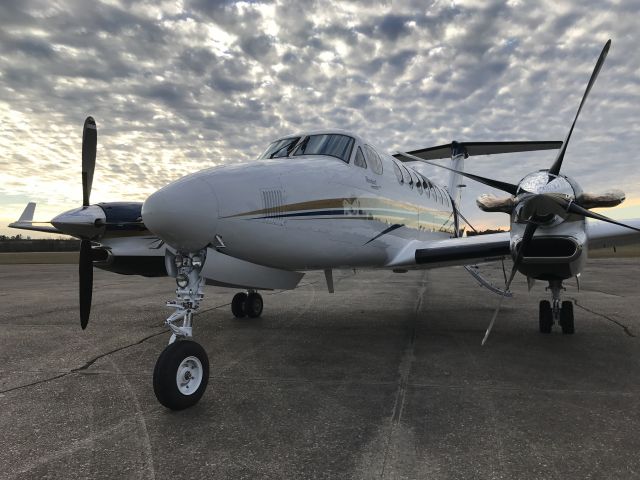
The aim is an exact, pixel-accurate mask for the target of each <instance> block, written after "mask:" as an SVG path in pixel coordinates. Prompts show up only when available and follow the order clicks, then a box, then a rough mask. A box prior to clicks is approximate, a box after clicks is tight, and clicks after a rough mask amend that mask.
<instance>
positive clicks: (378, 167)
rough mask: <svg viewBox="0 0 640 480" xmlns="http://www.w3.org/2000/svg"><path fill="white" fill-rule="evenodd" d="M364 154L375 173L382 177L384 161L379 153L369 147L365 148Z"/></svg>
mask: <svg viewBox="0 0 640 480" xmlns="http://www.w3.org/2000/svg"><path fill="white" fill-rule="evenodd" d="M364 154H365V156H366V157H367V163H368V164H369V166H370V167H371V170H373V173H377V174H378V175H380V174H381V173H382V160H380V156H379V155H378V153H377V152H376V151H375V150H374V149H373V147H370V146H369V145H365V146H364Z"/></svg>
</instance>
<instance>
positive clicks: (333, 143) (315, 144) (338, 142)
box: [293, 134, 354, 163]
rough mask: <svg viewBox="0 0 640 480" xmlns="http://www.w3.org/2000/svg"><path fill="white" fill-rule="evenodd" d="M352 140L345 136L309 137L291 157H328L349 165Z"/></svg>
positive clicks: (323, 135)
mask: <svg viewBox="0 0 640 480" xmlns="http://www.w3.org/2000/svg"><path fill="white" fill-rule="evenodd" d="M353 144H354V140H353V138H351V137H349V136H347V135H340V134H321V135H309V136H308V137H306V138H305V139H304V140H303V141H302V142H301V143H300V145H299V146H298V148H296V151H295V152H293V155H294V156H295V155H329V156H332V157H337V158H339V159H340V160H342V161H343V162H346V163H349V158H350V157H351V150H352V149H353Z"/></svg>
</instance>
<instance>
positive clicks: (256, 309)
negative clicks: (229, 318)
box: [231, 291, 264, 318]
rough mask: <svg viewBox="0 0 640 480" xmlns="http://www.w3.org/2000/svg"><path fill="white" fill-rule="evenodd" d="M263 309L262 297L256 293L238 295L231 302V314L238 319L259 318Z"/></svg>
mask: <svg viewBox="0 0 640 480" xmlns="http://www.w3.org/2000/svg"><path fill="white" fill-rule="evenodd" d="M263 307H264V302H263V301H262V295H260V294H259V293H258V292H256V291H249V293H245V292H240V293H236V294H235V296H234V297H233V300H232V301H231V312H232V313H233V316H234V317H236V318H243V317H249V318H258V317H259V316H260V315H262V309H263Z"/></svg>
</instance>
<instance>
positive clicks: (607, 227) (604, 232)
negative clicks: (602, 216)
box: [587, 218, 640, 250]
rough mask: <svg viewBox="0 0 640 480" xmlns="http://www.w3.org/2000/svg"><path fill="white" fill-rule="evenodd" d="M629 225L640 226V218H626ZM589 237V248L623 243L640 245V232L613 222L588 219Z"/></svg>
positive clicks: (593, 248)
mask: <svg viewBox="0 0 640 480" xmlns="http://www.w3.org/2000/svg"><path fill="white" fill-rule="evenodd" d="M624 222H625V223H626V224H627V225H631V226H632V227H636V228H640V219H639V218H636V219H633V220H625V221H624ZM587 238H588V239H589V249H590V250H596V249H600V248H610V247H620V246H623V245H631V244H634V243H635V244H638V245H640V233H638V232H636V231H635V230H631V229H630V228H625V227H620V226H618V225H614V224H612V223H605V222H598V221H591V220H587Z"/></svg>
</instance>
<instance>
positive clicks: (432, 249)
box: [387, 232, 510, 268]
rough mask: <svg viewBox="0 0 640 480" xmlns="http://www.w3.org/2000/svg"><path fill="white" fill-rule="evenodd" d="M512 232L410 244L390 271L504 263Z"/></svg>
mask: <svg viewBox="0 0 640 480" xmlns="http://www.w3.org/2000/svg"><path fill="white" fill-rule="evenodd" d="M509 241H510V240H509V232H502V233H491V234H488V235H477V236H473V237H465V238H447V239H446V240H437V241H430V242H426V241H419V240H415V241H413V242H410V243H409V244H408V245H407V246H406V247H405V248H404V249H403V250H401V251H400V253H398V254H397V255H396V256H395V258H394V259H393V260H392V261H391V262H389V263H388V264H387V266H388V267H415V266H417V267H419V268H439V267H448V266H453V265H471V264H475V263H478V262H485V261H492V260H500V259H502V258H505V257H507V256H509V255H510V247H509Z"/></svg>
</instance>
